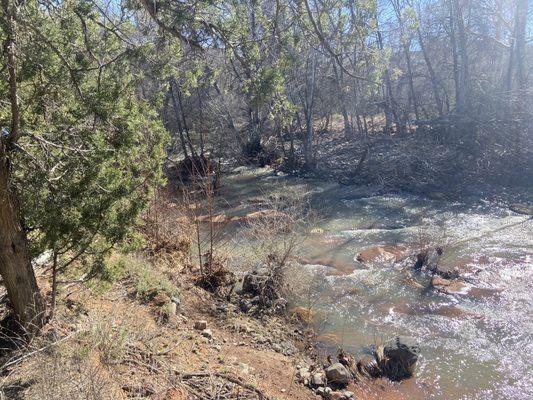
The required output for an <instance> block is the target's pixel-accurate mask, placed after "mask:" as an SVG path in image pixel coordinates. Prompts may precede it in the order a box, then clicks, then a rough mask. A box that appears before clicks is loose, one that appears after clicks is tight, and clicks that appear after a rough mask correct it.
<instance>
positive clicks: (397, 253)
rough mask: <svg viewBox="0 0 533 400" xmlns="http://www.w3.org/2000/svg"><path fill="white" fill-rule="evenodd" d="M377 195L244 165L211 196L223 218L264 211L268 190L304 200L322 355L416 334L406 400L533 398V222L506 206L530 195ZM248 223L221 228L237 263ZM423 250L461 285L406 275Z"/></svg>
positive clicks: (307, 261) (247, 246)
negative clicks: (452, 289)
mask: <svg viewBox="0 0 533 400" xmlns="http://www.w3.org/2000/svg"><path fill="white" fill-rule="evenodd" d="M443 190H445V188H443ZM379 192H380V191H379V190H378V189H375V188H360V187H349V186H340V185H338V184H337V183H332V182H323V181H317V180H311V179H299V178H289V177H284V176H276V174H274V173H273V172H272V171H270V170H268V169H247V168H240V169H239V170H238V171H236V172H235V173H233V174H230V175H228V176H225V177H224V179H223V188H222V191H221V194H220V196H219V198H218V200H217V201H218V210H219V211H220V212H222V213H224V214H226V215H231V216H244V215H246V213H249V212H251V211H254V210H257V209H261V208H269V207H271V204H268V201H264V200H267V199H268V198H269V197H273V195H276V196H278V197H279V196H280V195H283V196H294V195H306V196H307V198H308V199H309V204H310V207H312V208H313V209H314V210H315V211H317V212H318V213H319V215H320V218H319V219H318V221H317V223H316V226H315V229H313V231H312V233H311V234H309V236H308V237H307V238H306V239H305V241H304V243H303V244H302V245H301V246H300V248H299V249H298V253H297V254H296V255H295V258H296V259H298V260H299V262H300V264H301V269H302V270H303V271H305V272H308V273H309V274H315V273H317V272H318V273H319V274H320V276H321V277H322V278H321V280H319V281H317V282H318V283H317V282H315V286H314V287H313V296H314V299H313V304H314V308H315V309H316V310H317V311H318V313H317V314H318V315H322V316H325V318H324V319H323V320H321V321H319V322H317V329H319V330H320V333H321V334H322V335H325V336H324V337H328V338H329V339H328V341H329V343H328V344H327V345H328V346H330V348H331V347H333V346H343V347H344V348H347V349H348V350H351V351H354V352H358V351H361V349H364V348H365V346H369V345H371V344H376V343H382V342H384V341H386V340H388V339H391V338H393V337H394V336H397V335H405V336H410V337H413V338H416V339H417V340H418V341H419V343H420V345H421V349H422V351H421V358H420V361H419V363H418V367H417V373H416V378H414V379H413V382H411V383H409V384H405V385H403V387H406V388H409V389H407V390H406V391H405V392H404V393H403V398H415V397H416V398H431V399H476V400H477V399H531V398H533V367H532V365H533V363H532V362H531V354H533V321H532V315H533V313H532V311H533V234H532V232H533V220H531V219H530V217H528V216H525V215H521V214H518V213H516V212H513V211H511V210H510V209H509V204H511V203H517V202H523V203H526V204H527V203H529V204H531V201H532V194H533V193H531V192H527V193H524V192H523V191H522V192H516V193H507V192H504V191H503V190H502V193H498V192H496V193H492V194H491V195H490V196H480V195H475V194H474V195H469V196H464V198H462V199H461V200H460V201H449V200H434V199H433V200H432V199H429V198H426V197H423V196H414V195H409V194H379ZM433 197H435V196H433ZM244 225H245V224H243V223H242V222H241V223H235V224H232V225H231V226H226V227H225V228H224V229H225V230H226V232H225V233H224V235H225V236H226V237H227V243H228V246H229V247H231V249H230V250H231V251H233V252H234V257H233V259H234V261H235V263H237V264H238V263H240V262H242V260H243V259H245V258H246V255H247V252H248V253H253V252H254V251H255V250H254V243H253V240H251V239H250V238H248V237H247V236H246V235H241V233H242V231H243V230H245V229H246V228H245V227H244ZM421 243H423V244H430V245H439V246H442V247H443V248H444V256H443V258H442V259H441V261H440V262H441V263H442V264H445V265H447V266H449V267H457V268H459V269H460V270H462V271H463V274H464V275H465V276H466V277H467V290H463V291H461V292H460V293H458V294H446V293H441V292H438V291H435V290H432V289H427V285H428V282H429V278H428V277H427V276H425V275H424V274H413V273H412V272H411V268H410V266H411V265H412V263H413V262H414V260H413V258H412V256H413V254H414V253H415V252H416V249H417V248H418V247H419V246H420V244H421ZM358 256H359V257H358ZM358 258H359V260H363V261H364V262H361V261H358ZM302 305H304V306H305V304H302ZM332 338H336V339H335V340H333V342H334V343H331V342H332ZM413 386H414V387H415V389H418V395H416V396H415V395H414V394H412V393H415V392H416V390H415V389H413ZM395 390H398V391H399V392H400V393H401V392H402V386H401V385H400V386H398V387H396V389H395ZM420 393H423V394H422V395H420Z"/></svg>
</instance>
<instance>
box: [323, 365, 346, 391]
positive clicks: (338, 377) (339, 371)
mask: <svg viewBox="0 0 533 400" xmlns="http://www.w3.org/2000/svg"><path fill="white" fill-rule="evenodd" d="M326 378H327V379H328V383H332V384H334V385H340V386H345V385H347V384H348V383H350V380H351V379H352V374H351V373H350V371H348V369H347V368H346V367H345V366H344V365H342V364H341V363H335V364H332V365H330V366H329V367H328V368H326Z"/></svg>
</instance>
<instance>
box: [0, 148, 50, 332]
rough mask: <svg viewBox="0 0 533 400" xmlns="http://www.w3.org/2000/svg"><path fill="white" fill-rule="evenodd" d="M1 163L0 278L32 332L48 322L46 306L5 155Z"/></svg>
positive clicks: (21, 320) (27, 327)
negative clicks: (34, 270)
mask: <svg viewBox="0 0 533 400" xmlns="http://www.w3.org/2000/svg"><path fill="white" fill-rule="evenodd" d="M0 146H1V144H0ZM3 150H4V149H0V154H1V153H3ZM0 162H1V165H0V275H2V278H3V281H4V285H5V287H6V290H7V296H8V298H9V301H10V303H11V306H12V307H13V311H14V312H15V315H16V317H17V319H18V320H19V322H20V323H21V324H22V326H24V327H25V328H26V329H27V330H28V331H30V332H32V331H34V330H36V329H38V328H39V327H40V326H41V325H42V324H43V322H44V311H45V304H44V301H43V298H42V297H41V293H40V291H39V287H38V286H37V280H36V279H35V274H34V272H33V268H32V265H31V258H30V253H29V251H28V242H27V240H26V234H25V232H24V229H23V228H22V225H21V223H20V217H19V212H18V204H17V198H16V195H15V193H14V192H13V189H12V188H11V187H10V180H9V178H10V177H9V175H10V174H9V166H8V162H7V158H6V157H3V156H2V157H1V158H0Z"/></svg>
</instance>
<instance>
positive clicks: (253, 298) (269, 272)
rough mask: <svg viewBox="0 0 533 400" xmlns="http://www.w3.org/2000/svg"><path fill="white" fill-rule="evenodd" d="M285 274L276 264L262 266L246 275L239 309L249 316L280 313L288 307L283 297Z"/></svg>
mask: <svg viewBox="0 0 533 400" xmlns="http://www.w3.org/2000/svg"><path fill="white" fill-rule="evenodd" d="M282 282H283V272H282V269H281V267H278V266H276V265H275V263H274V262H272V263H270V264H267V265H261V266H259V267H257V268H255V269H254V270H252V271H250V272H248V273H246V275H245V276H244V278H243V281H242V289H241V290H239V291H238V293H239V294H240V295H241V297H240V299H239V308H240V309H241V311H242V312H245V313H248V314H258V313H261V312H266V311H268V312H273V313H280V312H282V311H284V310H285V308H286V307H287V301H286V300H285V299H284V298H283V297H282V296H281V290H280V288H281V285H282Z"/></svg>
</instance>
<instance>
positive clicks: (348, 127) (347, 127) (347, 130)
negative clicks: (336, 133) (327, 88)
mask: <svg viewBox="0 0 533 400" xmlns="http://www.w3.org/2000/svg"><path fill="white" fill-rule="evenodd" d="M333 73H334V75H335V83H336V85H337V90H338V92H339V98H340V101H341V104H340V109H341V113H342V119H343V121H344V137H345V138H346V139H350V138H351V137H352V136H353V128H352V124H351V123H350V118H349V117H348V110H347V109H346V96H345V95H344V89H343V79H342V71H341V74H339V71H338V70H337V65H336V64H335V61H333Z"/></svg>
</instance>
